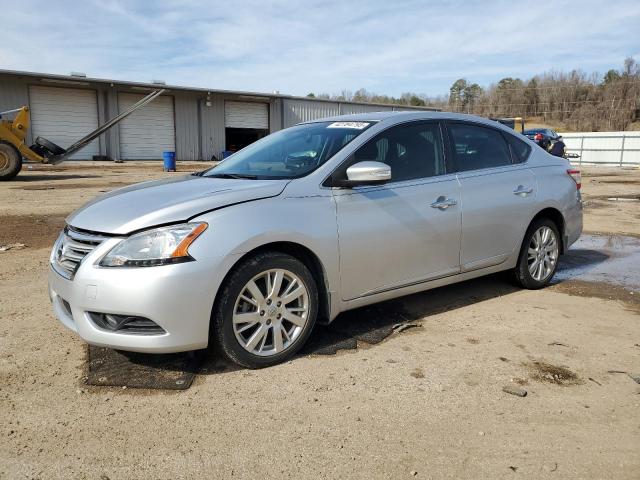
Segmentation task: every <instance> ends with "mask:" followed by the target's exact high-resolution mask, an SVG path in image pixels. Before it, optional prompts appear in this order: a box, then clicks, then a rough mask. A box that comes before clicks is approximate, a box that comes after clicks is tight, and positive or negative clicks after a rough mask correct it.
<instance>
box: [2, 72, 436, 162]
mask: <svg viewBox="0 0 640 480" xmlns="http://www.w3.org/2000/svg"><path fill="white" fill-rule="evenodd" d="M158 88H164V89H166V91H165V93H164V94H163V95H162V96H160V97H159V98H157V99H156V100H154V101H152V102H151V103H150V104H148V105H146V106H144V107H143V108H141V109H139V110H137V111H136V112H134V113H133V114H132V115H131V116H129V117H127V118H126V119H125V120H124V121H122V122H121V123H119V124H118V125H117V126H116V127H114V128H112V129H110V130H108V131H107V132H106V133H104V134H103V135H101V136H100V137H99V138H98V139H96V140H95V141H93V142H92V143H91V144H89V145H87V146H86V147H85V148H83V149H82V150H80V151H79V152H77V153H76V154H75V155H74V156H73V157H72V159H78V160H84V159H121V160H156V159H160V158H162V152H164V151H175V152H176V158H177V159H178V160H210V159H212V158H220V157H221V155H222V152H224V151H229V150H230V151H233V150H236V149H240V148H242V147H244V146H246V145H248V144H249V143H251V142H253V141H255V140H257V139H259V138H261V137H263V136H265V135H267V134H269V133H270V132H274V131H277V130H280V129H282V128H286V127H289V126H291V125H295V124H296V123H299V122H303V121H308V120H315V119H318V118H322V117H326V116H330V115H340V114H347V113H359V112H372V111H382V110H414V109H415V110H434V109H432V108H426V107H407V106H400V105H397V106H394V105H379V104H363V103H354V102H336V101H329V100H319V99H309V98H304V97H292V96H288V95H280V94H263V93H250V92H234V91H226V90H209V89H198V88H188V87H180V86H167V85H163V84H155V83H136V82H125V81H116V80H106V79H97V78H87V77H85V76H82V75H77V74H76V75H69V76H66V75H49V74H42V73H32V72H15V71H9V70H0V112H2V111H6V110H11V109H14V108H17V107H21V106H23V105H28V106H29V107H30V111H31V129H30V132H29V138H28V141H29V143H32V142H33V140H34V139H35V138H36V137H38V136H41V137H45V138H47V139H49V140H51V141H53V142H54V143H56V144H58V145H60V146H61V147H68V146H69V145H71V144H72V143H74V142H75V141H76V140H78V139H80V138H81V137H83V136H84V135H85V134H87V133H88V132H90V131H92V130H95V129H96V128H97V127H98V126H99V125H102V124H103V123H105V122H106V121H108V120H109V119H111V118H113V117H114V116H116V115H117V114H118V113H120V112H122V111H124V110H125V109H127V108H128V107H129V106H131V105H133V104H134V103H135V102H137V101H138V100H140V99H141V98H142V97H143V96H144V95H146V94H148V93H149V92H150V91H152V90H154V89H158Z"/></svg>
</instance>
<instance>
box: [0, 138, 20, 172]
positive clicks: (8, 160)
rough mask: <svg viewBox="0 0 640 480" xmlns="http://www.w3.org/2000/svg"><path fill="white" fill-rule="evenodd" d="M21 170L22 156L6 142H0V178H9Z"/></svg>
mask: <svg viewBox="0 0 640 480" xmlns="http://www.w3.org/2000/svg"><path fill="white" fill-rule="evenodd" d="M20 170H22V156H21V155H20V153H18V151H17V150H16V149H15V148H14V147H13V146H12V145H9V144H8V143H3V142H0V180H11V179H12V178H14V177H15V176H16V175H18V173H19V172H20Z"/></svg>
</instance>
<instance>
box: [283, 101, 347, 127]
mask: <svg viewBox="0 0 640 480" xmlns="http://www.w3.org/2000/svg"><path fill="white" fill-rule="evenodd" d="M283 109H284V115H283V117H284V118H283V121H284V125H283V127H284V128H287V127H290V126H292V125H295V124H297V123H300V122H308V121H310V120H317V119H318V118H324V117H331V116H334V115H340V104H339V103H338V102H318V101H314V100H294V99H289V98H285V99H284V100H283Z"/></svg>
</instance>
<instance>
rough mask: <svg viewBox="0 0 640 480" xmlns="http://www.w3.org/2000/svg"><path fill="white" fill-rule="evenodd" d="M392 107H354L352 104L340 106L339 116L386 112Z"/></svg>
mask: <svg viewBox="0 0 640 480" xmlns="http://www.w3.org/2000/svg"><path fill="white" fill-rule="evenodd" d="M391 110H393V107H381V106H379V105H355V104H352V103H342V104H340V114H341V115H349V114H351V113H370V112H388V111H391Z"/></svg>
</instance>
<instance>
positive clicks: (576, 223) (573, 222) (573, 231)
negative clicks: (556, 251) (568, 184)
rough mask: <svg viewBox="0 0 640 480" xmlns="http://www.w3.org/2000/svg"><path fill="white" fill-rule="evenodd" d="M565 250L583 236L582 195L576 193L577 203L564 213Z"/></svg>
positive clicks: (578, 192)
mask: <svg viewBox="0 0 640 480" xmlns="http://www.w3.org/2000/svg"><path fill="white" fill-rule="evenodd" d="M564 221H565V226H564V250H565V251H566V250H567V249H568V248H569V247H570V246H571V245H573V244H574V243H575V242H576V241H577V240H578V239H579V238H580V235H581V234H582V195H581V194H580V190H577V191H576V198H575V201H573V202H571V203H570V205H569V207H568V208H567V209H566V211H565V212H564Z"/></svg>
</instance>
